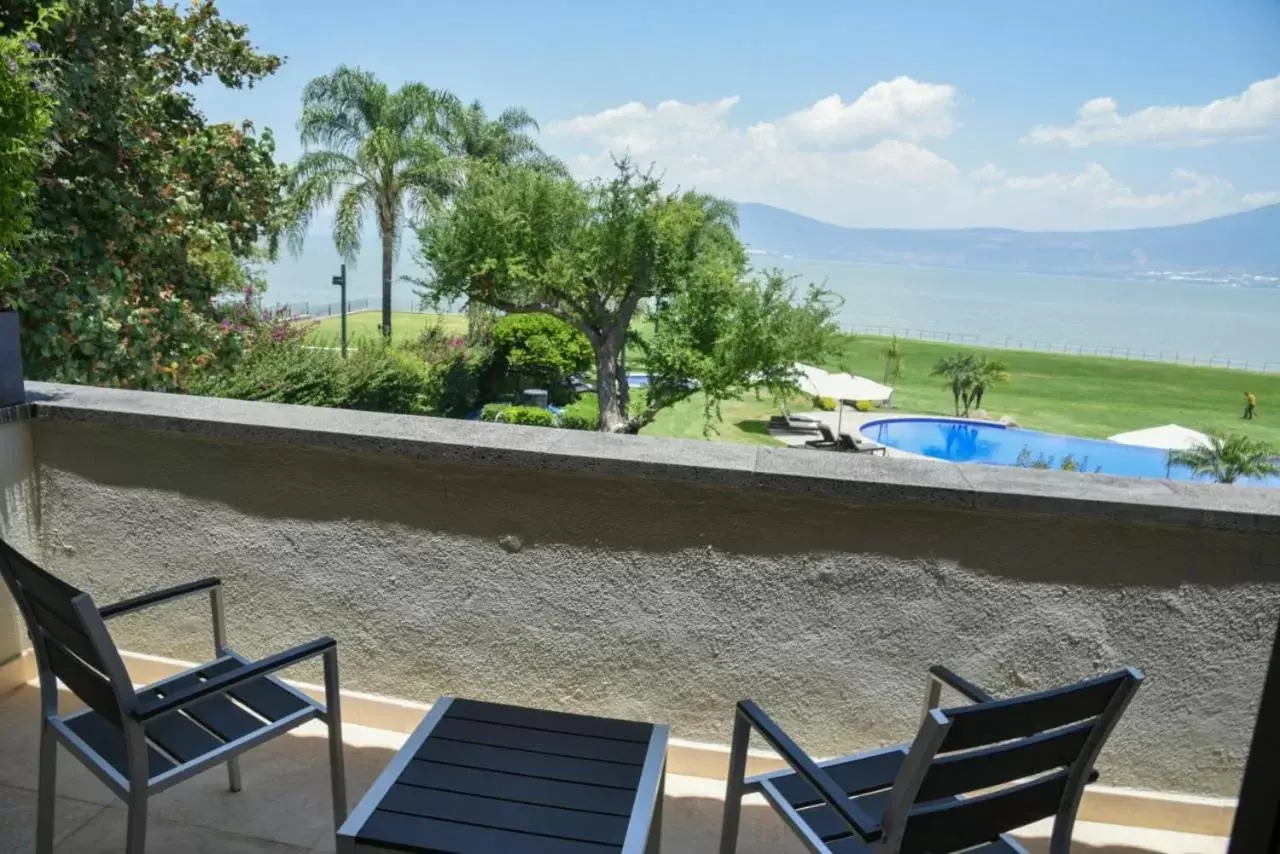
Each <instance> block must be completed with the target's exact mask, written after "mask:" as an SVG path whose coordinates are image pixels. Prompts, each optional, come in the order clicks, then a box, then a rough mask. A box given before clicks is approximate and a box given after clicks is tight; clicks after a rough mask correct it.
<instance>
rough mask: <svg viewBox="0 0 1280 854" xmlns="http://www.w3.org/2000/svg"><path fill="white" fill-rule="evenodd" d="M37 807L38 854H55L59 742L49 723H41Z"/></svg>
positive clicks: (44, 721) (43, 721)
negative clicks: (54, 837) (54, 817)
mask: <svg viewBox="0 0 1280 854" xmlns="http://www.w3.org/2000/svg"><path fill="white" fill-rule="evenodd" d="M36 785H37V788H38V790H39V794H38V795H37V796H36V797H37V807H36V854H53V811H54V805H55V803H56V802H57V799H58V741H57V739H55V738H54V737H53V727H51V726H49V721H48V720H46V719H43V718H42V719H41V723H40V778H39V780H38V782H37V784H36Z"/></svg>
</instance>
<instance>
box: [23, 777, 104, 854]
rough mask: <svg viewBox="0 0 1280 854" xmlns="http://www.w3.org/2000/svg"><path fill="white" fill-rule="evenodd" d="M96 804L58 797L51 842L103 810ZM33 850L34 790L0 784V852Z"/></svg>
mask: <svg viewBox="0 0 1280 854" xmlns="http://www.w3.org/2000/svg"><path fill="white" fill-rule="evenodd" d="M102 809H103V808H102V807H101V806H100V805H99V804H90V803H85V802H84V801H73V800H71V799H69V798H58V802H57V805H56V806H55V807H54V810H53V815H54V834H53V839H54V842H58V841H60V840H62V839H65V838H66V837H67V836H68V835H69V834H71V833H72V832H74V831H75V830H77V829H78V828H80V827H82V826H83V825H84V824H85V822H87V821H89V819H91V818H93V817H94V816H95V815H97V814H98V813H100V812H102ZM35 850H36V793H35V792H33V791H31V790H30V789H15V788H12V787H10V786H0V854H30V852H32V851H35Z"/></svg>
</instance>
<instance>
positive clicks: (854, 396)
mask: <svg viewBox="0 0 1280 854" xmlns="http://www.w3.org/2000/svg"><path fill="white" fill-rule="evenodd" d="M796 367H797V368H798V369H800V376H801V379H800V382H799V383H798V385H799V386H800V390H801V391H804V392H806V393H808V394H812V395H815V396H817V397H829V398H831V399H832V400H834V401H835V402H836V413H837V414H836V434H837V435H839V433H840V428H841V427H842V426H844V403H843V401H846V400H855V401H856V400H872V401H881V400H888V399H889V396H890V395H892V394H893V389H891V388H889V386H887V385H881V384H880V383H878V382H875V381H874V380H869V379H867V378H866V377H855V376H853V375H852V374H828V373H827V372H826V371H822V370H820V369H818V368H809V369H808V371H810V372H816V373H809V372H806V370H805V369H806V367H807V366H804V365H797V366H796Z"/></svg>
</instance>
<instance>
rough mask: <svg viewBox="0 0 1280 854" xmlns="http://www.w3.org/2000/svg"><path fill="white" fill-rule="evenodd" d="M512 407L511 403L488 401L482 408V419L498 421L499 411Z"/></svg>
mask: <svg viewBox="0 0 1280 854" xmlns="http://www.w3.org/2000/svg"><path fill="white" fill-rule="evenodd" d="M510 408H511V404H509V403H486V404H485V405H484V408H483V409H481V410H480V420H481V421H497V420H498V413H499V412H506V411H507V410H508V409H510Z"/></svg>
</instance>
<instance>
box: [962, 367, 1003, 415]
mask: <svg viewBox="0 0 1280 854" xmlns="http://www.w3.org/2000/svg"><path fill="white" fill-rule="evenodd" d="M1012 378H1013V377H1012V375H1011V374H1010V373H1009V366H1008V365H1006V364H1005V363H1004V362H1002V361H1000V360H999V359H991V358H988V357H986V356H979V357H978V359H977V361H976V362H974V364H973V382H972V385H971V386H970V388H969V401H968V402H967V403H966V404H965V413H966V414H968V411H969V409H970V408H973V409H981V408H982V396H983V395H984V394H986V393H987V392H988V391H989V390H990V389H991V386H993V385H995V384H996V383H1007V382H1009V381H1010V380H1011V379H1012Z"/></svg>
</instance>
